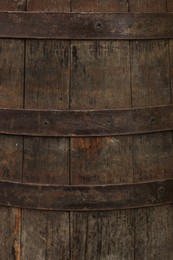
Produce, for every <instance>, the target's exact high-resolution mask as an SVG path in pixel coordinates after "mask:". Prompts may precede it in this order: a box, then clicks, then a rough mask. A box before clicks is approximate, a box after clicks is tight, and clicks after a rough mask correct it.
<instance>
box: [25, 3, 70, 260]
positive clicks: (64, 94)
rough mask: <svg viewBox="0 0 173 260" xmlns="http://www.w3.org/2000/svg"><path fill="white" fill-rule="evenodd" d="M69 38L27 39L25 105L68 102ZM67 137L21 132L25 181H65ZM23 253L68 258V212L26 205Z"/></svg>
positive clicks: (36, 6)
mask: <svg viewBox="0 0 173 260" xmlns="http://www.w3.org/2000/svg"><path fill="white" fill-rule="evenodd" d="M69 8H70V6H69V1H59V0H54V1H51V2H50V1H49V3H48V2H46V1H41V2H40V1H28V6H27V10H28V11H35V10H39V11H47V10H48V11H63V10H64V11H69V10H70V9H69ZM69 51H70V44H69V42H64V41H42V40H40V41H32V40H28V41H27V42H26V65H25V66H26V75H25V108H39V109H41V108H42V109H66V108H68V107H69V103H68V100H69V96H68V92H69V80H70V74H69V73H70V64H69V59H70V58H69ZM68 149H69V141H68V139H60V138H55V139H53V138H29V137H28V138H25V139H24V173H23V181H26V182H31V180H32V182H35V183H57V184H68V183H69V173H68V169H69V155H68ZM22 245H23V246H22V257H23V259H31V258H32V259H37V260H43V259H45V260H46V259H51V260H54V259H57V258H58V259H60V260H67V259H69V214H68V213H58V214H57V213H53V212H44V213H43V212H37V213H36V212H35V211H32V210H24V212H23V229H22Z"/></svg>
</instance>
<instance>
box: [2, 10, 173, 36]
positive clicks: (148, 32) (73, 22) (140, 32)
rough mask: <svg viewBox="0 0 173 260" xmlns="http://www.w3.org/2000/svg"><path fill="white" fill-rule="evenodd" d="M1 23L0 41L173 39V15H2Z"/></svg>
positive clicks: (8, 13)
mask: <svg viewBox="0 0 173 260" xmlns="http://www.w3.org/2000/svg"><path fill="white" fill-rule="evenodd" d="M0 21H1V26H0V37H1V38H34V39H78V40H84V39H86V40H87V39H99V40H101V39H125V40H127V39H170V38H173V26H172V24H173V13H50V12H49V13H46V12H0ZM62 24H63V26H62ZM33 25H34V26H33Z"/></svg>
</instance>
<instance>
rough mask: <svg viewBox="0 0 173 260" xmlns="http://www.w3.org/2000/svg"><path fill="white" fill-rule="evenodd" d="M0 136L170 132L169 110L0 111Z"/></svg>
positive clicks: (171, 114) (171, 115) (172, 121)
mask: <svg viewBox="0 0 173 260" xmlns="http://www.w3.org/2000/svg"><path fill="white" fill-rule="evenodd" d="M0 117H1V123H2V125H1V126H0V133H1V134H13V135H29V136H52V137H53V136H72V137H73V136H118V135H133V134H141V133H153V132H163V131H170V130H173V106H172V105H169V106H168V105H167V106H157V107H146V108H133V109H121V110H118V109H116V110H83V111H77V110H49V111H45V110H26V109H25V110H20V109H0Z"/></svg>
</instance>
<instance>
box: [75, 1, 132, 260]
mask: <svg viewBox="0 0 173 260" xmlns="http://www.w3.org/2000/svg"><path fill="white" fill-rule="evenodd" d="M83 2H84V1H83V0H80V1H78V5H76V7H75V6H74V8H73V1H72V11H74V12H78V11H79V10H80V11H81V10H83V12H92V11H93V10H94V11H96V10H97V12H100V11H101V12H103V11H104V7H103V1H95V2H93V4H92V6H91V5H89V6H87V4H85V5H83ZM98 2H99V3H101V2H102V5H99V4H98ZM121 3H122V5H120V1H114V8H112V7H111V6H109V8H108V7H106V9H107V10H106V11H109V12H121V11H123V12H124V11H128V6H126V3H127V1H121ZM105 6H106V5H105ZM125 6H126V10H125ZM71 48H72V70H71V71H72V76H71V109H106V108H108V109H112V108H125V107H130V106H131V91H130V57H129V42H128V41H123V42H122V41H80V42H78V41H73V42H72V47H71ZM122 71H123V73H122ZM120 75H121V76H120ZM84 82H85V84H83V83H84ZM78 169H80V172H78V174H76V173H77V170H78ZM132 180H133V166H132V155H131V137H118V138H115V137H111V138H73V139H72V140H71V183H72V184H73V185H74V184H83V185H89V184H90V185H94V184H117V183H123V182H124V183H127V182H131V181H132ZM133 215H134V214H133V212H132V211H130V210H126V211H124V210H122V211H113V212H96V213H82V212H81V213H71V259H73V260H78V259H81V260H85V259H87V260H93V259H96V260H103V259H111V260H112V259H133V257H134V249H133V244H134V236H133V234H134V229H133V221H134V216H133ZM119 241H123V242H122V243H120V242H119Z"/></svg>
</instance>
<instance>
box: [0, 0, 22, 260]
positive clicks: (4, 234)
mask: <svg viewBox="0 0 173 260" xmlns="http://www.w3.org/2000/svg"><path fill="white" fill-rule="evenodd" d="M25 3H26V1H19V0H17V1H11V0H9V1H8V0H7V1H3V0H1V1H0V10H2V11H4V10H8V11H10V10H11V11H15V10H25ZM23 77H24V41H23V40H20V39H19V40H12V39H11V40H9V39H3V40H2V39H1V40H0V107H6V108H23ZM22 139H23V138H22V137H11V136H0V178H1V180H6V181H18V182H20V181H21V180H22V150H23V140H22ZM20 232H21V210H20V209H14V208H5V207H0V259H6V260H11V259H16V260H19V259H20V255H21V245H20Z"/></svg>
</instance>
